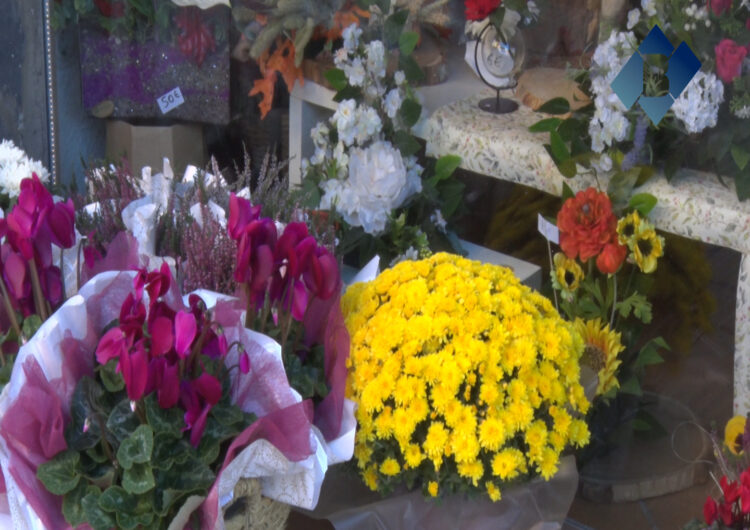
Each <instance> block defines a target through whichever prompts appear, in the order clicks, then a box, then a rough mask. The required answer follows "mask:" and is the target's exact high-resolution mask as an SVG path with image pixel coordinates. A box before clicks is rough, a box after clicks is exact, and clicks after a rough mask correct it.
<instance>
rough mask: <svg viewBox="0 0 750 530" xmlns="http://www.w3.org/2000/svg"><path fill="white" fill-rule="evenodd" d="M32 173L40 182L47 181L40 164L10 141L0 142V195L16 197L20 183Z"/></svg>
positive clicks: (46, 174) (43, 168)
mask: <svg viewBox="0 0 750 530" xmlns="http://www.w3.org/2000/svg"><path fill="white" fill-rule="evenodd" d="M34 173H36V175H37V176H38V177H39V180H41V181H42V182H47V180H48V179H49V172H48V171H47V169H46V168H45V167H44V166H43V165H42V163H41V162H39V161H38V160H33V159H31V158H29V157H28V156H27V155H26V153H25V152H24V151H23V150H22V149H19V148H18V147H16V146H15V144H14V143H13V142H12V141H10V140H3V141H2V142H0V193H4V194H6V195H8V196H9V197H18V194H19V193H20V192H21V181H22V180H23V179H26V178H31V176H32V175H33V174H34Z"/></svg>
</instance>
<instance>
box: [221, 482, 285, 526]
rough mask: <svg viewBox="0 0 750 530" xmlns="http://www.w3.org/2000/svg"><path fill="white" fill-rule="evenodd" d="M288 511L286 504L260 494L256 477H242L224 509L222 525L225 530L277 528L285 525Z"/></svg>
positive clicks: (259, 486)
mask: <svg viewBox="0 0 750 530" xmlns="http://www.w3.org/2000/svg"><path fill="white" fill-rule="evenodd" d="M289 512H290V507H289V505H288V504H283V503H281V502H278V501H274V500H271V499H269V498H267V497H264V496H263V495H262V493H261V485H260V481H259V480H258V479H242V480H240V481H239V482H238V483H237V485H236V486H235V488H234V500H233V501H232V502H231V503H230V504H229V505H228V506H227V507H226V509H225V510H224V525H225V526H226V529H227V530H250V529H252V530H277V529H280V528H284V527H285V525H286V520H287V518H288V517H289Z"/></svg>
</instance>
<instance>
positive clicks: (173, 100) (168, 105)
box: [156, 87, 185, 114]
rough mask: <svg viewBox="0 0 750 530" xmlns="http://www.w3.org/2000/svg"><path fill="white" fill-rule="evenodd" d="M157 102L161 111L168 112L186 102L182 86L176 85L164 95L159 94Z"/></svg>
mask: <svg viewBox="0 0 750 530" xmlns="http://www.w3.org/2000/svg"><path fill="white" fill-rule="evenodd" d="M156 102H157V103H158V104H159V108H160V109H161V113H162V114H166V113H167V112H169V111H170V110H172V109H175V108H177V107H179V106H180V105H182V104H183V103H185V98H183V97H182V92H181V91H180V87H175V88H173V89H172V90H170V91H169V92H167V93H166V94H164V95H163V96H159V97H158V98H157V99H156Z"/></svg>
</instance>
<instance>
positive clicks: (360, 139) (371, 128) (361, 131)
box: [356, 107, 383, 145]
mask: <svg viewBox="0 0 750 530" xmlns="http://www.w3.org/2000/svg"><path fill="white" fill-rule="evenodd" d="M356 121H357V136H356V140H357V143H359V145H364V144H365V143H366V142H367V141H368V140H369V139H370V138H372V137H373V136H374V135H376V134H377V133H379V132H380V130H381V129H382V128H383V123H382V122H381V121H380V116H378V113H377V111H376V110H375V109H374V108H372V107H359V108H358V109H357V116H356Z"/></svg>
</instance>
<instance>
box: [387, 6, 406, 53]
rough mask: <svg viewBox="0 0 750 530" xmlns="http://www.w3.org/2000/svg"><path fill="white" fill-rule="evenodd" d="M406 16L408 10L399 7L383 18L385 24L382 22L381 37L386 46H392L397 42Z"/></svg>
mask: <svg viewBox="0 0 750 530" xmlns="http://www.w3.org/2000/svg"><path fill="white" fill-rule="evenodd" d="M408 16H409V11H407V10H406V9H400V10H398V11H396V12H395V13H393V14H392V15H391V16H389V17H388V18H387V19H385V24H383V38H384V39H385V45H386V47H387V48H393V47H395V46H396V45H397V44H398V43H399V40H400V37H401V34H402V33H403V31H404V25H405V24H406V19H407V18H408Z"/></svg>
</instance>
